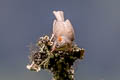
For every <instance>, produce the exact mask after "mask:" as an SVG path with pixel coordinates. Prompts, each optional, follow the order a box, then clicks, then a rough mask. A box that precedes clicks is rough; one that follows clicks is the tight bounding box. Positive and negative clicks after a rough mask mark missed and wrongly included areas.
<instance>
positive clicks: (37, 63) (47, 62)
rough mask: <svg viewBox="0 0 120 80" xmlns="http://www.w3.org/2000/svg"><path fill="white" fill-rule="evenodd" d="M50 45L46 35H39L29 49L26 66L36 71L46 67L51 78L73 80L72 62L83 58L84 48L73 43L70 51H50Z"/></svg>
mask: <svg viewBox="0 0 120 80" xmlns="http://www.w3.org/2000/svg"><path fill="white" fill-rule="evenodd" d="M52 45H53V42H51V41H50V38H49V37H48V36H44V37H40V39H39V40H38V41H37V43H36V47H35V48H34V49H32V50H31V51H30V53H31V54H30V56H29V59H30V65H29V64H28V65H27V68H28V69H29V70H31V71H36V72H38V71H40V70H41V69H46V70H48V71H50V72H51V73H52V74H53V80H74V69H73V63H74V62H75V61H76V60H77V59H83V58H84V51H85V50H84V49H83V48H79V47H78V46H77V45H76V44H73V46H72V50H71V51H66V50H64V49H58V50H55V51H54V52H51V48H52Z"/></svg>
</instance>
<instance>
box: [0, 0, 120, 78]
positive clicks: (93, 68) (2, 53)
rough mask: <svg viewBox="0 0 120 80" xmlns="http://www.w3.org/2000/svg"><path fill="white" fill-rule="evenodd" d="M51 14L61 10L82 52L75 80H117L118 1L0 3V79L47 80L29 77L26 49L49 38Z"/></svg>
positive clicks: (44, 74) (31, 74)
mask: <svg viewBox="0 0 120 80" xmlns="http://www.w3.org/2000/svg"><path fill="white" fill-rule="evenodd" d="M53 10H63V11H64V12H65V18H66V19H70V20H71V22H72V24H73V26H74V29H75V33H76V35H75V37H76V40H75V42H76V43H77V44H78V45H79V47H82V48H85V49H86V53H85V58H84V60H82V61H80V62H79V63H77V69H76V70H75V78H76V80H120V58H119V57H120V0H0V80H51V78H52V75H51V73H49V72H48V71H46V70H42V71H40V72H38V73H37V72H31V71H29V70H27V69H26V65H27V64H28V63H29V59H28V55H29V47H28V45H30V44H31V43H33V44H34V43H36V41H37V40H38V39H39V37H40V36H43V35H46V34H47V35H51V33H52V22H53V20H54V18H55V17H54V16H53V14H52V11H53Z"/></svg>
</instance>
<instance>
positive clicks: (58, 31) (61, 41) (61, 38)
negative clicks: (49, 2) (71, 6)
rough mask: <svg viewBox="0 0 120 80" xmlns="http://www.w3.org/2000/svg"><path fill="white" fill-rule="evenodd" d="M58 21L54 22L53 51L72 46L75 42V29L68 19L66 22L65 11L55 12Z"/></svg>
mask: <svg viewBox="0 0 120 80" xmlns="http://www.w3.org/2000/svg"><path fill="white" fill-rule="evenodd" d="M53 14H54V15H55V17H56V20H54V22H53V35H54V39H55V41H54V45H53V49H54V48H56V46H57V45H58V48H59V47H61V46H64V45H67V46H71V45H72V42H73V40H74V29H73V26H72V24H71V22H70V21H69V20H68V19H67V20H66V21H64V13H63V11H53Z"/></svg>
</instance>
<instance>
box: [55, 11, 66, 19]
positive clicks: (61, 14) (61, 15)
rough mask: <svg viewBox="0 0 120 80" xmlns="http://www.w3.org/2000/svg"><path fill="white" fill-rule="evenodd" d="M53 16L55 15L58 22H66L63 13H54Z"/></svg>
mask: <svg viewBox="0 0 120 80" xmlns="http://www.w3.org/2000/svg"><path fill="white" fill-rule="evenodd" d="M53 14H54V15H55V17H56V20H57V21H64V12H63V11H53Z"/></svg>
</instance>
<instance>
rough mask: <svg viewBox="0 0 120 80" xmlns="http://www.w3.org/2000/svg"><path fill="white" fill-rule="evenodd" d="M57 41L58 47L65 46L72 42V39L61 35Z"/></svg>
mask: <svg viewBox="0 0 120 80" xmlns="http://www.w3.org/2000/svg"><path fill="white" fill-rule="evenodd" d="M56 42H57V43H56V48H63V47H65V46H67V45H68V44H69V43H70V40H69V39H68V38H67V37H65V36H59V37H58V38H57V40H56Z"/></svg>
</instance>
